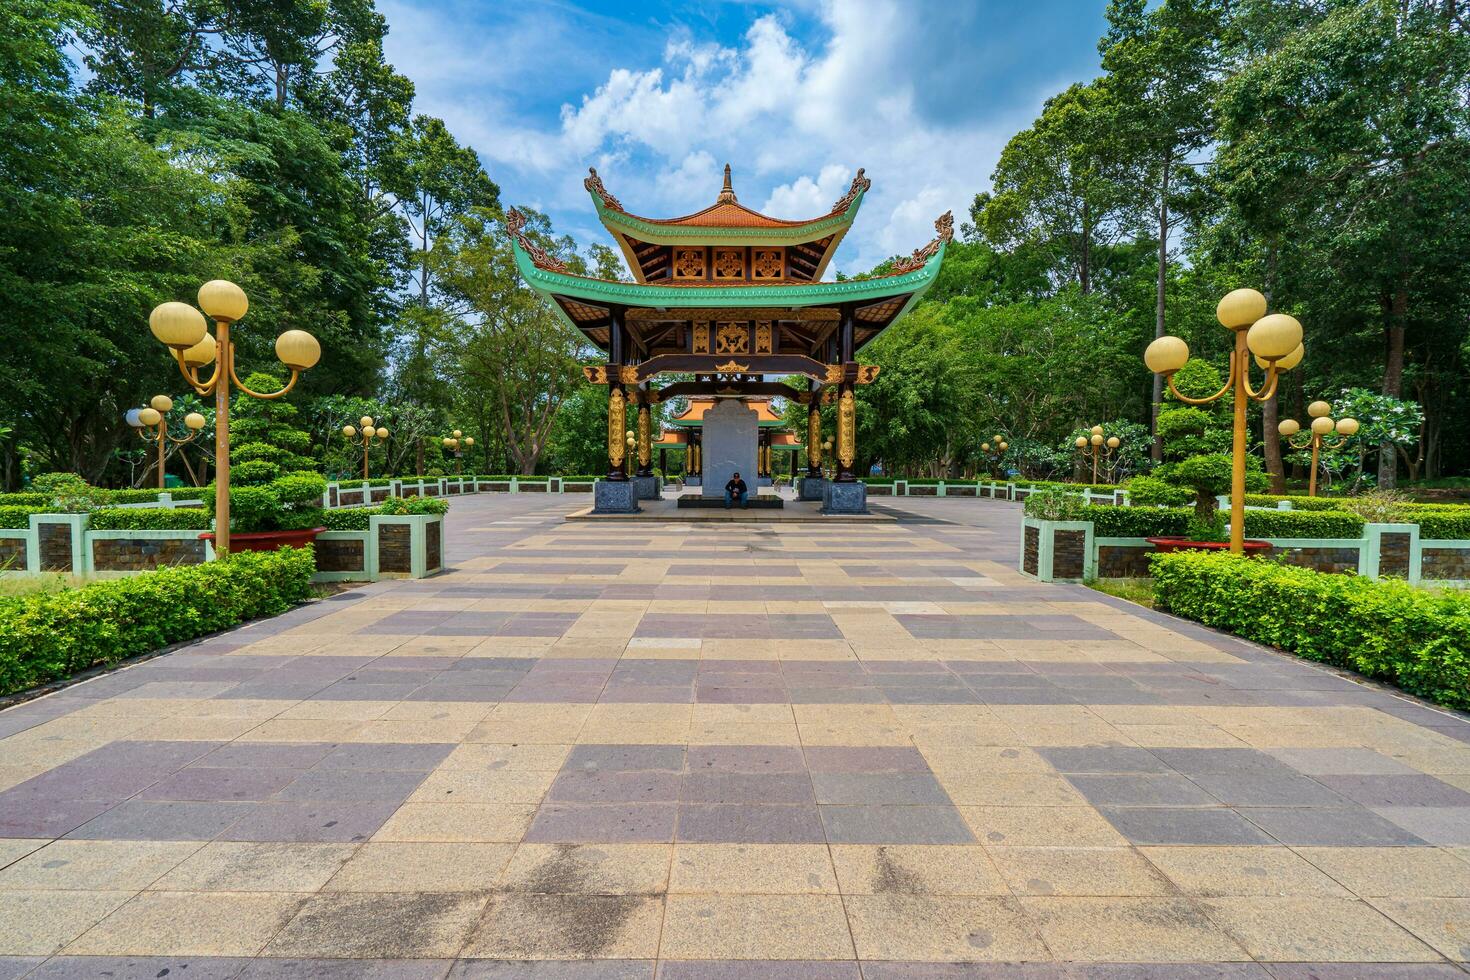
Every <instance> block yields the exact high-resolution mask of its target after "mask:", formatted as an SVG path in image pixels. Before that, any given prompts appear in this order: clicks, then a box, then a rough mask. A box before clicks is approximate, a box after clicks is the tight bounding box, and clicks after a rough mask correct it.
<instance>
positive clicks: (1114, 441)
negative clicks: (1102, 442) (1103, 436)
mask: <svg viewBox="0 0 1470 980" xmlns="http://www.w3.org/2000/svg"><path fill="white" fill-rule="evenodd" d="M1122 442H1123V440H1121V439H1119V438H1118V437H1117V436H1112V437H1110V438H1109V439H1108V448H1109V449H1117V448H1118V447H1119V446H1120V445H1122Z"/></svg>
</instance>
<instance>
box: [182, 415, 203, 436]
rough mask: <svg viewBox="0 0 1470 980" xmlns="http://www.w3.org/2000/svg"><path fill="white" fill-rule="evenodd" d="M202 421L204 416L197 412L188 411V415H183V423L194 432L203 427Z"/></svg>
mask: <svg viewBox="0 0 1470 980" xmlns="http://www.w3.org/2000/svg"><path fill="white" fill-rule="evenodd" d="M204 421H205V420H204V416H203V415H200V414H199V413H198V412H190V413H189V414H188V415H185V416H184V425H186V426H188V427H189V428H191V429H193V430H194V431H195V432H198V431H199V430H200V429H202V428H204Z"/></svg>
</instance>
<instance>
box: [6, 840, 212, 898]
mask: <svg viewBox="0 0 1470 980" xmlns="http://www.w3.org/2000/svg"><path fill="white" fill-rule="evenodd" d="M200 846H201V845H200V843H199V842H198V841H182V842H180V841H124V840H59V841H55V842H54V843H51V844H48V845H47V846H46V847H44V848H42V849H41V850H39V851H36V852H35V853H33V854H31V855H29V856H28V857H25V858H22V859H21V860H19V861H17V862H16V863H15V864H12V865H11V866H10V867H8V868H6V869H5V870H4V871H0V888H4V889H11V888H13V889H18V890H25V889H36V888H63V889H69V890H76V891H109V890H111V891H137V890H138V889H140V888H147V887H148V885H150V884H151V883H152V882H154V881H156V880H157V879H158V877H159V876H160V875H162V874H163V873H164V872H166V871H168V870H169V869H170V868H172V867H173V866H174V865H176V864H178V863H179V862H180V861H182V860H184V859H185V858H187V857H188V856H189V855H190V854H193V853H194V852H195V851H197V850H199V848H200Z"/></svg>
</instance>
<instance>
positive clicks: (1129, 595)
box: [1085, 578, 1154, 609]
mask: <svg viewBox="0 0 1470 980" xmlns="http://www.w3.org/2000/svg"><path fill="white" fill-rule="evenodd" d="M1085 584H1086V585H1087V587H1088V588H1089V589H1095V590H1097V591H1098V592H1102V593H1105V594H1107V595H1110V596H1113V597H1114V598H1116V599H1126V600H1127V601H1129V602H1132V603H1135V604H1137V605H1140V606H1143V607H1144V608H1146V609H1152V608H1153V607H1154V582H1153V579H1148V578H1097V579H1093V580H1092V581H1091V582H1087V583H1085Z"/></svg>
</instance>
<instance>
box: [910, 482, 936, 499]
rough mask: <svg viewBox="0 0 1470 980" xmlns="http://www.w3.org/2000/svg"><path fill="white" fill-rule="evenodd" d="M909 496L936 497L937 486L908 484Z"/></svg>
mask: <svg viewBox="0 0 1470 980" xmlns="http://www.w3.org/2000/svg"><path fill="white" fill-rule="evenodd" d="M909 496H910V497H937V496H939V488H938V487H936V486H934V485H933V484H932V483H931V484H913V483H910V484H909Z"/></svg>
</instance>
